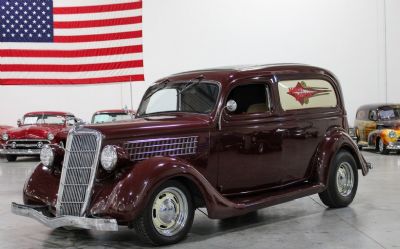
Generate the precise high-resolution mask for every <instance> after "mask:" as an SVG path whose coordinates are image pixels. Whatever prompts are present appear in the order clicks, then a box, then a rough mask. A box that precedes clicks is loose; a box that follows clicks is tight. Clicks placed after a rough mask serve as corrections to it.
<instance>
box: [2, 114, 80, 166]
mask: <svg viewBox="0 0 400 249" xmlns="http://www.w3.org/2000/svg"><path fill="white" fill-rule="evenodd" d="M76 121H77V119H76V118H75V116H74V115H73V114H72V113H68V112H54V111H42V112H29V113H27V114H25V115H24V117H23V119H22V121H21V120H18V126H19V127H16V128H11V129H7V130H6V131H5V132H3V133H2V134H1V139H0V154H1V155H5V156H6V158H7V160H8V161H9V162H13V161H16V160H17V157H19V156H39V155H40V151H41V149H42V147H43V146H44V145H46V144H54V143H60V141H56V140H55V139H54V138H55V136H56V134H57V133H58V132H60V131H62V130H63V129H69V128H70V127H72V125H74V124H75V122H76ZM61 143H62V142H61ZM61 145H63V144H61Z"/></svg>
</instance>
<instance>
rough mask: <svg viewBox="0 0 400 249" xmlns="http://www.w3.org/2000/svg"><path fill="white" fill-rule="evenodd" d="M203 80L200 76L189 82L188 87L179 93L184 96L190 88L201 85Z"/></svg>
mask: <svg viewBox="0 0 400 249" xmlns="http://www.w3.org/2000/svg"><path fill="white" fill-rule="evenodd" d="M203 79H204V76H203V75H200V76H199V77H197V78H194V79H192V80H189V82H188V83H187V84H186V86H185V87H184V88H183V89H182V90H180V91H179V94H182V93H184V92H186V91H187V90H189V89H190V88H192V87H193V86H195V85H197V84H199V83H200V82H201V81H202V80H203ZM193 80H197V81H196V82H194V81H193Z"/></svg>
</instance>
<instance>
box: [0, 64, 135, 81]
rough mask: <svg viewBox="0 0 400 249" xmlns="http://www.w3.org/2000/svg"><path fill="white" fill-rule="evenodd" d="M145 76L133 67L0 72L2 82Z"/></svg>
mask: <svg viewBox="0 0 400 249" xmlns="http://www.w3.org/2000/svg"><path fill="white" fill-rule="evenodd" d="M131 74H143V68H140V67H131V68H121V69H118V70H104V71H87V72H85V71H79V72H46V73H43V72H2V71H1V72H0V81H1V80H2V79H28V78H31V79H87V78H102V77H114V76H120V75H131Z"/></svg>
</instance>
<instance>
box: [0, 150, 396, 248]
mask: <svg viewBox="0 0 400 249" xmlns="http://www.w3.org/2000/svg"><path fill="white" fill-rule="evenodd" d="M363 153H364V155H365V157H366V158H367V160H368V161H370V162H372V163H373V165H374V169H373V171H371V173H370V174H369V175H368V176H367V177H365V178H364V177H361V179H360V184H359V189H358V193H357V196H356V198H355V200H354V202H353V203H352V205H351V206H350V207H348V208H344V209H337V210H333V209H332V210H330V209H327V208H325V206H324V205H323V204H321V202H320V200H319V198H318V196H317V195H315V196H311V197H306V198H303V199H298V200H295V201H291V202H289V203H285V204H282V205H278V206H275V207H271V208H267V209H263V210H260V211H258V212H257V213H252V214H250V215H246V216H243V217H238V218H232V219H228V220H223V221H220V220H210V219H208V218H206V217H205V216H204V215H203V214H201V213H200V212H196V218H195V222H194V224H193V227H192V231H191V233H190V234H189V236H188V239H186V240H185V241H183V242H181V243H180V244H178V245H174V246H171V247H169V248H217V249H218V248H230V249H231V248H246V249H250V248H279V249H282V248H296V249H301V248H307V249H309V248H324V249H326V248H360V249H367V248H400V184H399V183H400V181H399V179H400V156H399V155H396V154H394V155H388V156H381V155H378V154H375V153H373V152H363ZM36 163H37V161H35V160H33V159H29V158H27V159H20V160H18V161H17V162H16V163H7V162H6V161H5V160H4V159H0V222H1V223H0V224H1V226H0V248H143V247H146V245H144V244H142V243H140V242H138V240H137V237H136V236H135V234H134V232H133V231H131V230H128V229H123V230H121V231H119V232H97V231H67V230H52V229H49V228H47V227H45V226H43V225H41V224H39V223H38V222H36V221H34V220H31V219H29V218H24V217H18V216H15V215H12V214H11V213H10V202H11V201H17V202H21V189H22V186H23V184H24V181H25V179H26V177H27V176H28V175H29V173H30V172H31V171H32V169H33V168H34V166H35V164H36Z"/></svg>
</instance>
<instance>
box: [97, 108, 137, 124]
mask: <svg viewBox="0 0 400 249" xmlns="http://www.w3.org/2000/svg"><path fill="white" fill-rule="evenodd" d="M134 117H135V111H133V110H128V109H111V110H101V111H97V112H95V113H94V114H93V116H92V122H91V123H92V124H100V123H110V122H117V121H122V120H131V119H133V118H134Z"/></svg>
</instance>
